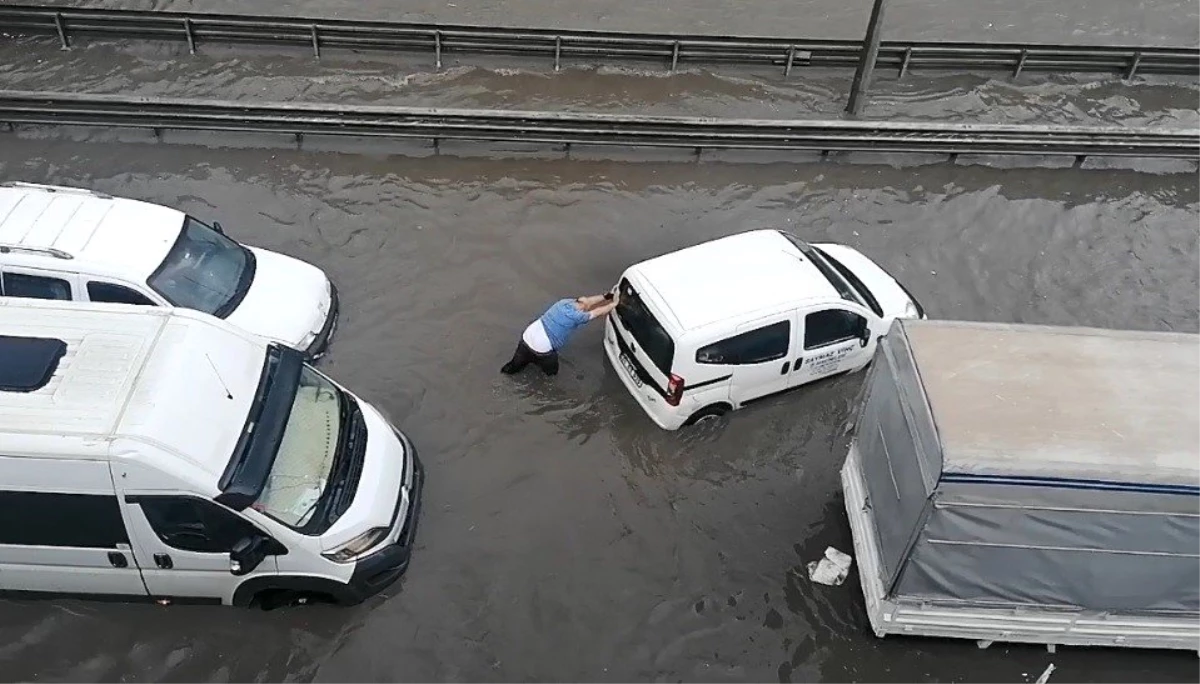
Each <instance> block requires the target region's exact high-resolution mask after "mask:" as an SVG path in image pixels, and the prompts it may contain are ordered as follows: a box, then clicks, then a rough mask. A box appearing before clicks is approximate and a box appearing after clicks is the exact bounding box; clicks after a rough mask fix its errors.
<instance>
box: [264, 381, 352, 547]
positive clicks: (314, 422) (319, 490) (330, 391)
mask: <svg viewBox="0 0 1200 684" xmlns="http://www.w3.org/2000/svg"><path fill="white" fill-rule="evenodd" d="M342 414H343V410H342V400H341V392H340V391H339V390H338V388H337V387H336V386H335V385H334V384H333V383H332V382H330V381H329V380H326V379H325V378H324V377H322V376H321V375H320V374H319V373H317V372H316V371H315V370H313V369H312V368H310V367H308V366H305V367H304V368H303V369H302V370H301V371H300V385H299V386H298V387H297V388H296V398H295V399H294V400H292V409H291V412H290V413H289V414H288V419H287V426H286V427H285V428H284V429H283V438H282V439H281V440H280V442H279V451H278V452H276V454H275V463H274V465H272V467H271V473H270V475H268V476H267V484H266V487H264V488H263V491H262V494H260V495H259V497H258V501H256V502H255V504H254V508H255V509H256V510H258V511H261V512H263V513H266V514H267V515H269V516H271V517H272V518H275V519H276V520H278V521H279V522H281V523H283V524H285V525H287V526H289V527H294V528H300V527H304V526H305V525H306V524H307V523H308V522H309V520H311V519H312V515H313V512H314V511H315V510H316V509H317V503H318V502H319V501H320V499H321V495H322V494H323V493H324V492H325V486H326V485H327V484H328V482H329V474H330V472H331V471H332V470H333V462H334V457H335V456H336V455H337V451H338V442H339V441H340V440H339V437H340V435H341V430H342V420H343V418H342Z"/></svg>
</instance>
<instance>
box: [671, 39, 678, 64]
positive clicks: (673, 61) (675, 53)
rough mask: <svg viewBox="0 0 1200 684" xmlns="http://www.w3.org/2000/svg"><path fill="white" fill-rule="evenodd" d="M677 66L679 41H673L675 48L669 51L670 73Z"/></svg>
mask: <svg viewBox="0 0 1200 684" xmlns="http://www.w3.org/2000/svg"><path fill="white" fill-rule="evenodd" d="M678 64H679V41H675V47H674V48H673V49H672V50H671V71H675V67H676V65H678Z"/></svg>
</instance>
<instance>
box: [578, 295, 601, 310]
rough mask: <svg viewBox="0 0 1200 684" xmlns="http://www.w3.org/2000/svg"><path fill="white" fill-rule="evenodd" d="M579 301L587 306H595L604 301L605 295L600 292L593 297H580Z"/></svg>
mask: <svg viewBox="0 0 1200 684" xmlns="http://www.w3.org/2000/svg"><path fill="white" fill-rule="evenodd" d="M578 301H579V303H580V304H582V305H584V306H586V307H593V306H596V305H597V304H601V303H603V302H604V295H602V294H599V295H594V296H592V297H580V298H579V299H578Z"/></svg>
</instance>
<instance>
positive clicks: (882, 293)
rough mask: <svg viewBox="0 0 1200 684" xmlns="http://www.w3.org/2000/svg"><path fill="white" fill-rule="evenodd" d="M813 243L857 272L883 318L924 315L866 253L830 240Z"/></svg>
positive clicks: (909, 296) (919, 306)
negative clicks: (881, 310)
mask: <svg viewBox="0 0 1200 684" xmlns="http://www.w3.org/2000/svg"><path fill="white" fill-rule="evenodd" d="M813 246H814V247H816V248H818V249H820V250H821V251H822V252H825V253H826V254H828V255H829V256H831V257H833V258H834V259H837V260H838V261H840V262H841V263H842V265H843V266H845V267H846V268H848V269H850V271H851V272H852V273H854V275H856V276H858V279H859V280H861V281H862V282H863V284H864V285H866V286H867V288H868V289H869V290H871V294H873V295H875V299H876V300H878V301H879V306H880V307H881V308H882V309H883V317H884V318H925V310H924V309H923V308H922V307H921V305H920V303H919V302H917V301H916V299H914V298H913V297H912V296H911V295H909V293H908V290H906V289H904V286H903V285H901V284H900V283H899V281H897V280H896V279H895V278H893V277H892V276H891V275H890V274H889V273H888V272H887V271H885V270H883V268H881V267H880V266H879V264H877V263H875V262H874V261H871V259H870V257H868V256H867V255H865V254H863V253H862V252H860V251H858V250H856V249H854V248H853V247H847V246H845V245H838V244H833V243H813Z"/></svg>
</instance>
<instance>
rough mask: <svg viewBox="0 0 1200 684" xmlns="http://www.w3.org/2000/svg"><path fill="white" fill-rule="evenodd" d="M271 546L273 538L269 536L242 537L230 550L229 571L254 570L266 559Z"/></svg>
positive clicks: (239, 572) (242, 573)
mask: <svg viewBox="0 0 1200 684" xmlns="http://www.w3.org/2000/svg"><path fill="white" fill-rule="evenodd" d="M270 548H271V540H270V539H268V538H267V537H263V536H261V535H257V536H254V537H242V538H241V539H239V540H238V542H237V543H236V544H234V545H233V549H232V550H231V551H230V552H229V572H231V573H233V574H235V575H245V574H248V573H251V572H254V569H255V568H257V567H258V566H259V565H260V564H261V563H262V562H263V561H264V560H266V558H267V553H268V551H270Z"/></svg>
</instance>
